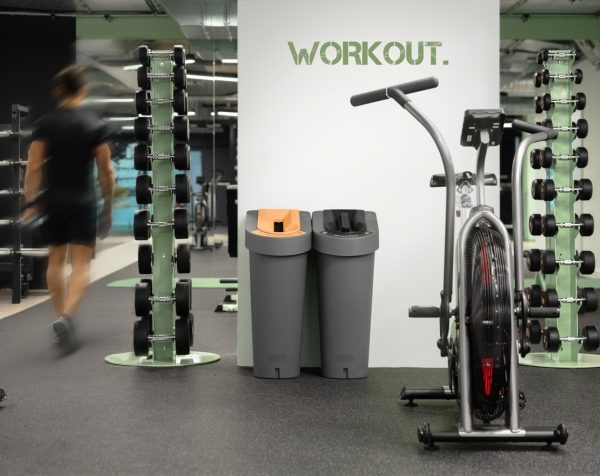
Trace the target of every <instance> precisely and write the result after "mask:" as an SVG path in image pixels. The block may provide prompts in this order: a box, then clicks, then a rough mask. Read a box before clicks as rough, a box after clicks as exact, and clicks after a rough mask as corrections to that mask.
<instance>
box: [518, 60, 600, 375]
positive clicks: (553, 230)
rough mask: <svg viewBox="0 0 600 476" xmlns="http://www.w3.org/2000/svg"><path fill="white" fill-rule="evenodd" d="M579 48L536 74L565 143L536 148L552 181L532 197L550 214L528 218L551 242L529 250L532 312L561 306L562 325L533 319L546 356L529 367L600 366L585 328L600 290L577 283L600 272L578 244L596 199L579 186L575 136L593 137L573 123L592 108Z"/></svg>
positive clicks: (536, 162)
mask: <svg viewBox="0 0 600 476" xmlns="http://www.w3.org/2000/svg"><path fill="white" fill-rule="evenodd" d="M578 55H579V54H578V52H577V51H573V50H544V51H541V52H540V53H539V54H538V64H540V65H542V66H543V69H542V70H541V71H539V72H537V73H536V74H535V76H534V84H535V86H536V87H538V88H540V87H543V88H544V90H543V92H541V93H540V94H539V95H538V96H537V97H536V98H535V99H534V106H535V112H536V113H545V114H546V118H545V119H544V120H543V121H541V123H540V124H541V125H543V126H545V127H551V128H554V129H555V130H556V131H557V133H558V137H557V138H556V139H554V140H552V141H548V142H547V143H546V147H543V148H536V149H532V150H531V152H530V163H531V166H532V167H533V168H534V169H540V170H543V171H544V172H545V175H546V178H545V179H537V180H534V181H533V183H532V187H531V193H532V197H533V199H534V200H544V201H545V202H546V214H544V215H542V214H538V213H535V214H532V215H531V216H530V217H529V232H530V233H531V235H534V236H541V235H543V236H544V237H545V245H544V249H542V250H540V249H531V250H527V251H526V252H525V256H526V259H527V266H528V268H529V270H530V271H532V272H535V273H537V274H536V277H535V281H534V283H533V284H532V285H531V286H530V287H529V288H528V290H527V292H528V294H529V296H530V299H531V301H532V302H530V305H531V306H541V305H548V306H552V307H560V319H545V322H544V326H542V324H541V323H540V322H539V321H537V320H536V321H531V323H530V325H529V329H528V332H529V334H530V340H531V342H532V343H535V344H539V343H540V342H541V343H542V344H543V348H544V350H545V351H546V352H532V353H530V354H529V355H527V356H525V357H522V358H521V361H520V362H521V363H522V364H524V365H533V366H538V367H567V368H585V367H600V356H599V355H594V354H585V353H580V349H583V350H584V351H586V352H590V351H595V350H597V349H598V347H599V346H600V336H599V334H598V330H597V329H596V327H595V326H584V327H582V328H580V326H579V313H584V312H593V311H595V310H596V309H597V308H598V292H597V290H596V289H594V288H592V287H583V286H579V285H578V278H577V276H578V273H579V274H581V275H589V274H592V273H593V272H594V270H595V268H596V262H595V261H596V260H595V257H594V253H593V252H591V251H588V250H581V251H579V250H577V247H576V243H575V241H576V239H577V237H578V235H579V236H590V235H592V233H593V232H594V218H593V217H592V215H590V214H588V213H582V214H581V215H577V214H576V213H575V202H576V201H577V200H590V199H591V198H592V194H593V186H592V182H591V180H589V179H587V178H581V179H579V180H574V178H573V173H574V171H575V169H576V168H580V169H582V168H585V167H586V166H587V164H588V160H589V154H588V150H587V149H586V148H585V147H583V146H578V147H574V146H573V141H574V140H575V139H576V138H579V139H582V138H584V137H586V136H587V134H588V123H587V121H586V120H585V119H578V120H576V121H573V120H572V114H573V113H574V112H575V111H578V110H583V109H584V108H585V106H586V96H585V94H584V93H582V92H577V93H573V91H572V85H573V83H575V84H581V83H582V81H583V72H582V71H581V70H580V69H576V70H575V71H573V63H574V61H575V60H577V59H578Z"/></svg>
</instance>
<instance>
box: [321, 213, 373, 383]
mask: <svg viewBox="0 0 600 476" xmlns="http://www.w3.org/2000/svg"><path fill="white" fill-rule="evenodd" d="M312 225H313V249H314V250H315V251H316V252H317V268H318V288H319V326H320V330H321V373H322V375H323V376H324V377H329V378H347V379H350V378H363V377H366V376H367V372H368V368H369V340H370V335H371V304H372V297H373V268H374V265H375V250H377V248H379V230H378V227H377V217H376V215H375V213H373V212H366V211H363V210H324V211H319V212H314V213H313V216H312Z"/></svg>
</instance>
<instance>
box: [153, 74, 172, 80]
mask: <svg viewBox="0 0 600 476" xmlns="http://www.w3.org/2000/svg"><path fill="white" fill-rule="evenodd" d="M173 76H175V75H174V74H173V73H148V78H149V79H170V78H172V77H173Z"/></svg>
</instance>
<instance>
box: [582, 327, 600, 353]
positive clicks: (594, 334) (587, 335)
mask: <svg viewBox="0 0 600 476" xmlns="http://www.w3.org/2000/svg"><path fill="white" fill-rule="evenodd" d="M581 335H582V337H583V338H582V339H581V340H582V341H583V342H582V347H583V350H585V351H587V352H593V351H595V350H597V349H598V347H600V334H598V329H596V327H595V326H585V327H584V328H583V329H582V330H581Z"/></svg>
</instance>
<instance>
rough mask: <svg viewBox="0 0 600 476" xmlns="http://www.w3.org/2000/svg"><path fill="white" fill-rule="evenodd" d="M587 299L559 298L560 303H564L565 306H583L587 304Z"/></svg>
mask: <svg viewBox="0 0 600 476" xmlns="http://www.w3.org/2000/svg"><path fill="white" fill-rule="evenodd" d="M585 301H586V299H584V298H576V297H562V298H558V302H560V303H563V304H581V303H582V302H585Z"/></svg>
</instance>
